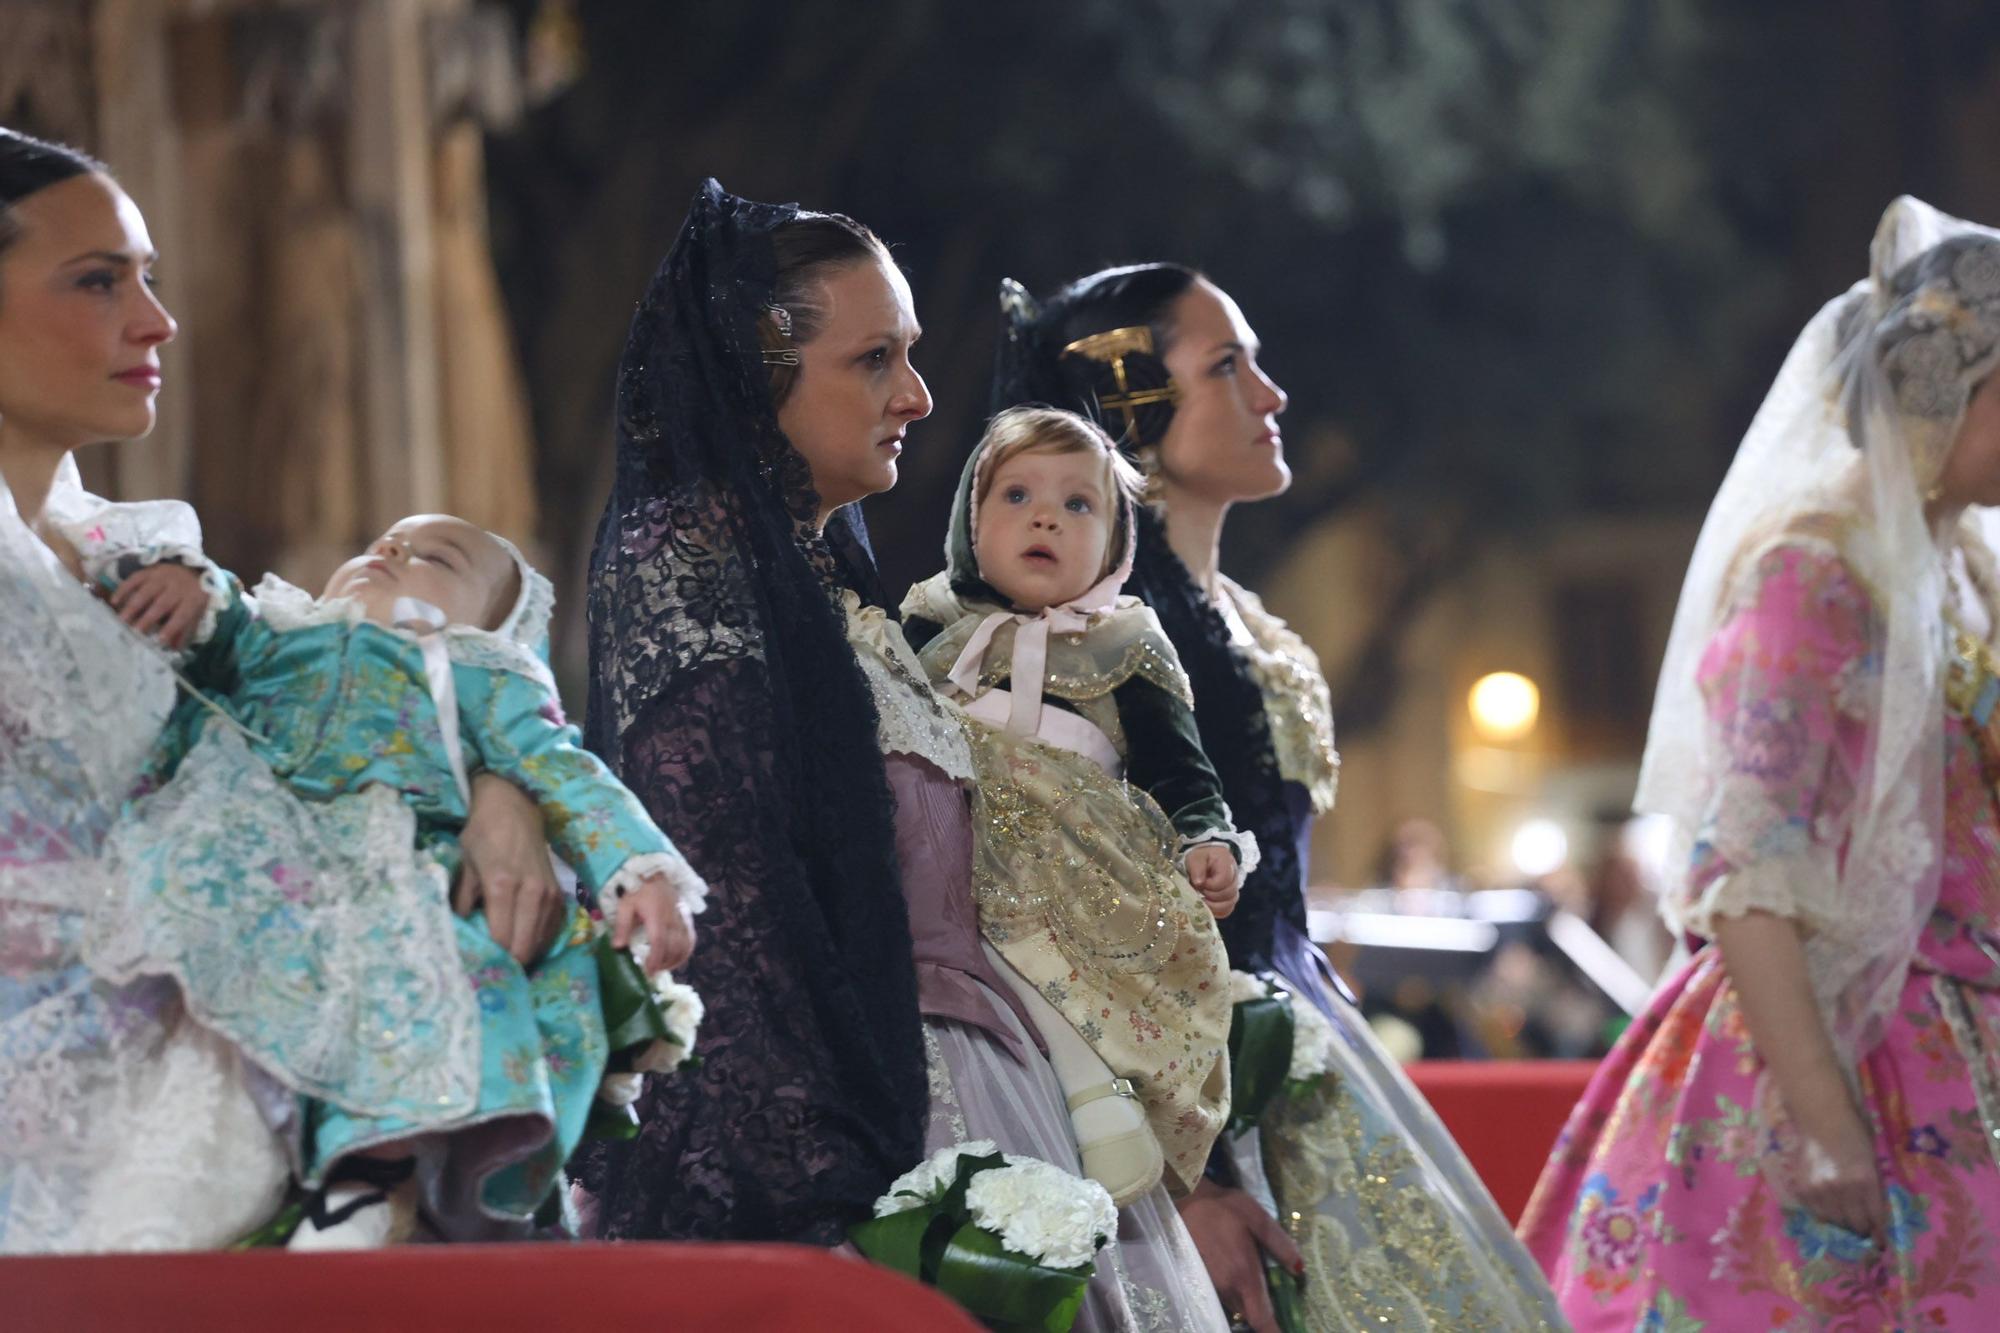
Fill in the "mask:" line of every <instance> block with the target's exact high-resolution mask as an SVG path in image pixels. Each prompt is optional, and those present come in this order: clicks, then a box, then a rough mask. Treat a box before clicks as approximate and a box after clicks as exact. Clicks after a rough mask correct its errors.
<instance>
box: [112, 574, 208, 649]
mask: <svg viewBox="0 0 2000 1333" xmlns="http://www.w3.org/2000/svg"><path fill="white" fill-rule="evenodd" d="M111 606H112V609H113V610H115V611H117V612H118V618H119V619H120V620H122V621H124V622H125V623H126V624H128V625H130V626H131V627H132V628H133V629H135V630H137V631H139V633H141V634H150V635H152V636H153V637H155V638H157V639H158V640H159V641H160V642H161V643H162V644H164V645H166V646H167V647H168V648H171V649H174V650H175V651H176V652H178V651H179V650H180V649H182V648H185V647H187V640H188V635H190V634H192V633H193V632H194V627H195V626H196V625H199V624H200V623H201V613H202V612H203V611H206V610H207V609H208V591H207V589H205V588H203V587H202V586H201V575H200V574H199V573H197V572H196V571H195V570H192V569H189V568H188V567H187V566H186V565H174V564H159V565H148V566H146V567H145V568H144V569H142V570H140V571H139V572H137V573H136V574H134V575H132V577H130V578H128V579H126V580H125V581H124V582H123V583H120V584H119V585H118V588H117V590H116V591H115V592H113V593H112V594H111Z"/></svg>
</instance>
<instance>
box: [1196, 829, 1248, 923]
mask: <svg viewBox="0 0 2000 1333" xmlns="http://www.w3.org/2000/svg"><path fill="white" fill-rule="evenodd" d="M1187 877H1188V883H1189V884H1192V885H1193V886H1194V891H1195V892H1196V893H1198V894H1200V895H1201V896H1202V901H1204V902H1206V903H1207V904H1208V910H1209V911H1210V912H1213V913H1214V914H1215V917H1216V919H1217V920H1221V919H1222V918H1223V917H1225V916H1228V915H1229V914H1230V913H1231V912H1233V911H1235V910H1236V895H1237V893H1238V885H1237V881H1238V880H1239V879H1241V878H1242V877H1241V876H1240V875H1238V874H1237V873H1236V858H1235V857H1234V856H1231V855H1230V854H1229V849H1228V848H1227V847H1224V846H1223V845H1222V844H1221V843H1219V842H1205V843H1202V844H1201V845H1200V846H1199V847H1190V848H1189V849H1188V854H1187Z"/></svg>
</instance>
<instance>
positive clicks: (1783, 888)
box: [1679, 851, 1838, 939]
mask: <svg viewBox="0 0 2000 1333" xmlns="http://www.w3.org/2000/svg"><path fill="white" fill-rule="evenodd" d="M1837 882H1838V879H1837V876H1836V873H1835V870H1834V865H1833V860H1832V857H1831V856H1829V855H1826V854H1824V853H1815V852H1810V851H1809V852H1801V853H1798V854H1795V855H1789V856H1774V857H1770V858H1768V859H1765V860H1761V861H1753V862H1751V863H1750V864H1749V865H1744V866H1737V867H1735V868H1734V869H1732V870H1730V871H1729V872H1728V873H1727V874H1724V875H1721V876H1718V877H1717V878H1716V879H1715V880H1714V881H1713V882H1712V883H1710V884H1709V886H1708V887H1707V888H1705V889H1703V890H1702V892H1701V896H1700V897H1699V898H1697V899H1695V901H1694V902H1693V903H1692V904H1690V905H1689V906H1688V907H1687V909H1686V910H1685V911H1683V912H1682V913H1681V914H1680V921H1679V925H1680V926H1681V927H1682V928H1683V929H1685V930H1689V931H1692V932H1693V933H1694V934H1696V935H1699V936H1701V937H1702V938H1703V939H1714V938H1715V923H1716V922H1717V921H1719V920H1721V919H1723V918H1725V917H1739V916H1747V915H1748V914H1750V913H1751V912H1769V913H1771V915H1773V916H1781V917H1784V918H1785V919H1787V920H1789V921H1796V922H1798V923H1799V925H1800V926H1801V927H1803V928H1804V929H1805V930H1807V931H1819V930H1824V929H1826V928H1827V927H1828V926H1829V925H1831V924H1833V922H1832V920H1831V918H1830V917H1829V916H1828V914H1827V908H1828V906H1829V901H1828V900H1829V899H1830V898H1831V897H1832V895H1833V890H1834V887H1835V885H1836V883H1837Z"/></svg>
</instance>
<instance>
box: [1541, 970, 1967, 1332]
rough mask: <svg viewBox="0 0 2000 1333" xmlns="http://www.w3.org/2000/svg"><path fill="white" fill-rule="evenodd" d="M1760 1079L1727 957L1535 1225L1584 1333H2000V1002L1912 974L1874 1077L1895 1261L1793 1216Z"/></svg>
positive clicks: (1635, 1053)
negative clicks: (1772, 1177)
mask: <svg viewBox="0 0 2000 1333" xmlns="http://www.w3.org/2000/svg"><path fill="white" fill-rule="evenodd" d="M1760 1068H1761V1065H1760V1062H1759V1061H1758V1059H1757V1056H1756V1054H1755V1052H1754V1050H1753V1049H1752V1047H1751V1044H1750V1037H1749V1033H1748V1031H1747V1029H1746V1028H1745V1027H1744V1024H1743V1017H1742V1013H1741V1011H1740V1009H1739V1008H1738V1006H1737V1000H1736V991H1735V988H1734V987H1732V986H1731V985H1729V982H1728V978H1727V976H1726V975H1725V973H1724V971H1723V968H1722V962H1721V958H1720V957H1719V955H1718V954H1717V952H1716V951H1715V950H1714V949H1704V950H1702V951H1701V953H1699V954H1698V955H1697V956H1696V957H1695V959H1694V960H1693V961H1692V962H1691V963H1690V964H1689V965H1688V966H1687V968H1685V969H1684V970H1683V971H1682V972H1681V974H1680V975H1679V976H1678V977H1676V978H1675V979H1674V980H1673V981H1671V982H1669V983H1668V984H1667V986H1666V987H1664V988H1663V989H1662V990H1661V992H1660V993H1659V994H1658V995H1656V996H1655V997H1654V999H1653V1002H1652V1004H1651V1005H1650V1006H1649V1007H1648V1008H1647V1010H1646V1012H1645V1014H1644V1015H1642V1016H1641V1017H1640V1018H1639V1019H1638V1020H1637V1021H1636V1022H1634V1023H1633V1025H1632V1027H1631V1029H1630V1030H1629V1031H1627V1032H1626V1034H1625V1036H1624V1038H1623V1039H1622V1040H1621V1041H1620V1042H1619V1043H1618V1046H1617V1048H1616V1049H1615V1050H1613V1051H1612V1053H1611V1054H1610V1055H1609V1056H1608V1057H1607V1058H1606V1059H1605V1062H1604V1065H1603V1067H1602V1068H1601V1069H1600V1070H1599V1071H1598V1073H1597V1076H1596V1078H1595V1079H1593V1080H1592V1081H1591V1084H1590V1087H1589V1089H1588V1090H1587V1091H1586V1092H1585V1093H1584V1097H1583V1100H1582V1101H1581V1102H1580V1103H1579V1104H1578V1105H1577V1108H1576V1111H1575V1112H1574V1113H1573V1114H1572V1115H1571V1117H1570V1121H1569V1124H1568V1126H1567V1127H1566V1128H1565V1129H1564V1130H1563V1133H1562V1136H1561V1137H1560V1138H1559V1139H1557V1141H1556V1146H1555V1149H1554V1152H1553V1153H1552V1155H1551V1157H1550V1160H1549V1164H1548V1166H1547V1168H1546V1169H1545V1170H1544V1171H1543V1173H1542V1178H1541V1183H1540V1184H1539V1185H1538V1186H1537V1187H1536V1190H1535V1195H1534V1198H1533V1200H1532V1201H1531V1202H1530V1203H1529V1205H1528V1211H1527V1214H1526V1216H1525V1217H1524V1218H1523V1219H1522V1222H1521V1236H1522V1239H1523V1240H1525V1241H1526V1242H1527V1244H1528V1248H1529V1249H1530V1250H1531V1251H1532V1252H1533V1254H1534V1256H1535V1258H1536V1259H1537V1260H1538V1261H1539V1262H1540V1263H1541V1265H1542V1267H1543V1268H1544V1269H1545V1270H1546V1271H1547V1272H1548V1274H1549V1277H1550V1280H1551V1282H1552V1283H1553V1285H1554V1287H1555V1290H1556V1296H1557V1298H1558V1299H1559V1300H1560V1301H1561V1303H1562V1307H1563V1311H1564V1313H1565V1314H1567V1315H1568V1316H1569V1318H1570V1320H1571V1321H1572V1322H1573V1323H1574V1324H1575V1325H1576V1328H1577V1329H1578V1333H1594V1331H1595V1330H1607V1331H1608V1330H1612V1329H1616V1330H1618V1333H1628V1331H1630V1330H1637V1333H1698V1331H1699V1333H1752V1331H1754V1330H1773V1329H1781V1330H1788V1331H1790V1330H1806V1329H1813V1330H1842V1331H1846V1330H1855V1331H1857V1333H1858V1331H1859V1330H1863V1329H1865V1330H1869V1333H1875V1330H1883V1329H1898V1330H1905V1331H1908V1330H1918V1329H1986V1328H1993V1329H2000V1165H1996V1154H2000V1138H1996V1137H1995V1135H1994V1133H1993V1131H1994V1130H1995V1129H2000V994H1996V993H1995V992H1993V991H1990V990H1981V989H1976V988H1974V987H1971V986H1967V985H1964V984H1962V983H1959V982H1957V981H1954V980H1951V979H1948V978H1943V977H1939V976H1936V975H1934V974H1932V973H1928V972H1921V971H1917V970H1912V972H1911V974H1910V977H1909V980H1908V981H1907V982H1906V983H1905V986H1904V990H1903V1002H1902V1005H1901V1007H1900V1009H1899V1011H1898V1012H1897V1014H1896V1016H1895V1018H1894V1019H1893V1020H1892V1022H1891V1024H1890V1028H1889V1031H1888V1033H1887V1035H1886V1036H1885V1037H1884V1039H1883V1041H1882V1043H1881V1044H1880V1045H1879V1046H1878V1047H1876V1049H1875V1050H1874V1051H1872V1052H1871V1053H1870V1054H1869V1055H1868V1057H1867V1059H1866V1060H1865V1061H1864V1062H1863V1064H1862V1068H1861V1087H1862V1094H1863V1097H1864V1099H1865V1101H1866V1103H1867V1107H1868V1111H1869V1115H1870V1117H1871V1119H1872V1121H1873V1125H1874V1131H1875V1143H1876V1155H1877V1159H1878V1161H1879V1162H1880V1163H1881V1165H1882V1173H1883V1185H1884V1187H1885V1188H1886V1189H1887V1191H1888V1196H1889V1206H1890V1213H1891V1218H1892V1221H1891V1236H1890V1245H1889V1248H1888V1252H1887V1253H1886V1254H1885V1253H1878V1252H1877V1250H1876V1247H1875V1246H1874V1245H1873V1244H1872V1243H1871V1242H1869V1241H1868V1240H1866V1239H1864V1238H1862V1237H1858V1236H1856V1235H1854V1234H1853V1233H1851V1232H1849V1231H1846V1230H1844V1229H1842V1228H1840V1227H1836V1226H1832V1225H1829V1224H1826V1223H1822V1222H1818V1221H1816V1220H1814V1219H1813V1218H1812V1217H1811V1216H1810V1215H1809V1214H1807V1213H1806V1212H1805V1211H1804V1210H1802V1209H1799V1208H1796V1207H1788V1206H1785V1205H1783V1204H1781V1203H1780V1202H1779V1200H1778V1198H1777V1195H1776V1191H1775V1190H1774V1189H1773V1187H1772V1185H1771V1183H1770V1181H1769V1180H1768V1179H1767V1175H1766V1168H1767V1166H1768V1165H1770V1164H1771V1163H1772V1162H1773V1161H1774V1160H1775V1159H1774V1157H1773V1156H1772V1153H1773V1147H1774V1142H1775V1140H1774V1134H1773V1126H1772V1125H1771V1124H1769V1123H1767V1119H1766V1117H1765V1116H1763V1115H1761V1114H1760V1113H1759V1111H1758V1107H1757V1098H1756V1085H1757V1075H1758V1073H1759V1071H1760ZM1975 1073H1976V1074H1977V1076H1978V1077H1979V1079H1980V1080H1981V1081H1982V1082H1983V1083H1984V1084H1985V1086H1986V1088H1987V1089H1988V1090H1989V1091H1988V1096H1987V1099H1986V1101H1987V1104H1986V1115H1985V1116H1982V1115H1981V1107H1980V1101H1981V1098H1980V1095H1979V1091H1978V1090H1977V1089H1976V1088H1975V1085H1974V1076H1975Z"/></svg>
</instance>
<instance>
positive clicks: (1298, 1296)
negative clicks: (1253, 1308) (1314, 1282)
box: [1264, 1254, 1311, 1333]
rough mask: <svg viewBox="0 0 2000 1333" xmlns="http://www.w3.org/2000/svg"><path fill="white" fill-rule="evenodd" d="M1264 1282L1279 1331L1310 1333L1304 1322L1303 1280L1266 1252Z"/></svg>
mask: <svg viewBox="0 0 2000 1333" xmlns="http://www.w3.org/2000/svg"><path fill="white" fill-rule="evenodd" d="M1264 1284H1265V1285H1266V1286H1268V1287H1269V1288H1270V1289H1271V1312H1272V1313H1273V1314H1274V1315H1276V1316H1277V1320H1278V1330H1279V1333H1311V1330H1310V1329H1309V1327H1308V1326H1307V1324H1306V1302H1305V1282H1304V1281H1303V1280H1302V1279H1299V1278H1296V1277H1293V1276H1292V1275H1291V1274H1290V1273H1289V1272H1287V1271H1286V1270H1285V1266H1284V1265H1283V1264H1281V1263H1279V1262H1278V1261H1277V1260H1276V1259H1273V1258H1272V1257H1271V1256H1270V1255H1268V1254H1267V1255H1265V1256H1264Z"/></svg>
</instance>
